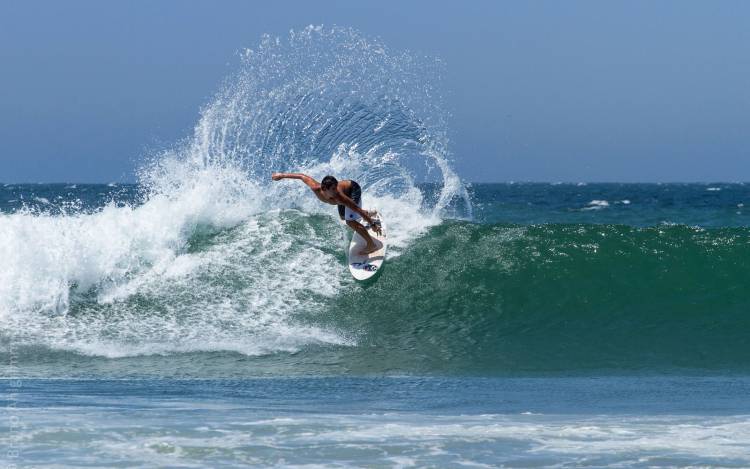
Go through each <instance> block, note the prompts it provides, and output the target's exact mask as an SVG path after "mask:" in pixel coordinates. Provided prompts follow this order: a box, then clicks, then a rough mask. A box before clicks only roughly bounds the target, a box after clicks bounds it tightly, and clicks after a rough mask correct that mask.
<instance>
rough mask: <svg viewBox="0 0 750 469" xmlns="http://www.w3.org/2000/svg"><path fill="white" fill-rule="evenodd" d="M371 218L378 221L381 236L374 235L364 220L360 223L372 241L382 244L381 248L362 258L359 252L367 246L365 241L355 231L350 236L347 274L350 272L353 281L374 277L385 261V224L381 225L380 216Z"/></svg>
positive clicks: (373, 231)
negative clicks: (375, 240)
mask: <svg viewBox="0 0 750 469" xmlns="http://www.w3.org/2000/svg"><path fill="white" fill-rule="evenodd" d="M372 218H373V219H374V220H379V221H380V228H381V234H377V233H375V230H373V229H372V227H371V226H370V225H369V224H367V223H365V222H364V220H361V221H360V223H362V224H363V225H364V226H365V228H367V232H368V233H369V234H370V236H372V238H373V239H377V240H378V241H380V242H381V243H383V247H381V248H380V249H378V250H377V251H375V252H372V253H370V254H368V255H366V256H362V255H360V254H359V251H361V250H362V249H364V248H365V246H367V242H366V241H365V239H364V238H363V237H362V236H360V235H359V233H357V232H356V231H355V232H354V234H353V235H352V240H351V241H350V242H349V272H351V274H352V277H354V279H355V280H359V281H364V280H367V279H370V278H372V277H374V276H375V275H376V274H377V273H378V272H379V271H380V269H381V268H382V267H383V261H384V260H385V250H386V248H387V241H386V231H385V223H383V220H382V218H381V217H380V214H376V215H375V216H373V217H372Z"/></svg>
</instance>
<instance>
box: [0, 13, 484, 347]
mask: <svg viewBox="0 0 750 469" xmlns="http://www.w3.org/2000/svg"><path fill="white" fill-rule="evenodd" d="M438 69H439V63H438V62H436V61H432V60H429V59H421V58H418V57H415V56H412V55H410V54H408V53H406V52H398V51H391V50H389V49H388V48H387V47H385V46H384V45H383V44H381V43H379V42H378V41H375V40H371V39H367V38H365V37H363V36H362V35H360V34H359V33H357V32H356V31H353V30H350V29H343V28H332V29H324V28H322V27H308V28H305V29H303V30H301V31H292V32H291V33H290V35H289V37H287V38H271V37H264V38H263V40H262V41H261V43H260V44H259V46H258V47H257V48H255V49H253V50H249V49H248V50H245V51H243V53H242V56H241V64H240V66H239V69H238V71H237V72H236V73H235V74H234V75H232V76H230V77H229V78H228V79H227V80H226V81H225V83H224V85H223V86H222V88H221V89H220V90H219V92H218V93H217V94H216V96H215V97H214V98H213V99H212V100H211V102H210V103H208V104H207V105H206V106H205V107H204V108H203V109H202V111H201V117H200V120H199V122H198V124H197V125H196V127H195V132H194V135H193V136H192V137H191V138H189V139H187V140H185V141H184V142H180V143H178V144H177V145H175V146H174V147H172V148H169V149H167V150H165V151H161V152H157V153H155V154H153V155H151V156H150V157H149V158H148V161H147V162H146V163H145V164H144V165H143V166H142V167H141V168H140V170H139V171H138V177H139V189H138V195H137V197H135V198H133V199H129V200H125V201H123V200H111V201H109V202H107V203H106V204H105V205H104V206H103V207H102V208H99V209H96V210H93V211H92V210H83V209H82V208H81V207H83V206H84V205H85V204H84V203H82V202H81V203H68V204H66V205H64V206H62V207H60V206H57V205H55V206H52V205H54V204H41V203H37V204H36V205H35V206H31V205H28V206H27V205H24V206H22V208H21V209H19V210H15V211H14V212H12V213H7V214H1V215H0V259H3V263H4V269H3V270H2V271H0V340H2V342H3V343H9V342H13V343H14V344H16V345H18V346H22V347H23V346H27V345H28V346H34V347H36V346H40V347H43V348H48V349H52V350H68V351H73V352H74V353H78V354H85V355H93V356H106V357H122V356H133V355H143V354H164V353H173V352H190V351H211V350H232V351H237V352H240V353H243V354H247V355H262V354H267V353H275V352H294V351H297V350H299V349H300V348H301V347H304V346H306V345H310V344H333V345H347V344H353V343H354V340H353V339H352V338H351V337H350V336H349V335H348V334H347V333H346V332H341V331H339V330H337V329H336V328H321V327H319V326H316V325H315V324H312V323H311V322H310V321H309V320H307V319H304V318H303V317H305V315H313V316H315V315H322V314H325V308H324V307H323V306H322V305H324V304H325V303H326V302H327V301H329V299H330V298H331V297H335V296H336V295H337V294H338V293H339V291H340V290H341V289H342V288H343V286H344V285H345V283H346V281H349V279H348V278H347V277H345V276H343V275H342V274H341V272H342V269H341V262H340V259H339V258H338V257H337V256H338V255H339V252H340V247H341V241H339V240H341V239H342V233H344V230H343V229H342V228H339V226H338V225H337V224H336V223H331V221H332V220H331V219H330V217H331V216H332V215H331V212H332V211H331V210H327V211H326V207H323V206H321V204H320V203H319V202H318V201H317V200H316V199H315V198H314V197H311V195H310V193H309V190H308V189H307V188H306V187H304V186H303V185H302V184H294V182H293V181H292V182H290V181H284V182H278V183H273V182H271V181H270V173H271V172H272V171H301V172H306V173H308V174H311V175H312V176H313V177H316V178H320V177H322V176H323V175H325V174H335V175H336V176H338V177H340V178H352V179H356V180H358V181H359V183H360V185H361V186H362V187H363V190H364V196H363V202H364V204H365V206H366V207H374V208H377V209H378V210H380V212H381V213H382V214H383V215H384V216H385V217H386V218H387V219H388V220H389V227H390V229H391V230H392V233H393V236H392V237H391V246H392V248H393V249H392V250H391V255H398V254H399V253H400V252H402V251H403V250H404V249H405V248H406V247H407V246H408V245H409V243H410V242H411V240H413V239H414V238H415V237H417V236H419V235H420V234H421V233H423V232H424V231H425V230H426V229H428V228H429V227H430V226H434V225H435V224H437V223H439V222H440V220H441V219H442V218H443V217H446V216H470V214H471V204H470V203H469V201H468V196H467V194H466V190H465V188H464V186H463V184H462V183H461V181H460V179H459V178H458V177H457V176H456V174H455V173H454V172H453V171H452V169H451V168H450V164H449V162H448V158H449V154H448V151H447V137H446V128H445V117H444V112H443V111H442V109H441V107H440V99H439V96H438V94H437V92H436V87H435V86H434V85H433V84H432V83H431V82H429V81H425V77H437V71H438ZM420 181H430V182H431V183H434V184H435V185H436V187H437V188H438V190H437V191H435V192H434V196H432V197H429V198H427V197H425V195H424V193H423V191H422V190H420V189H419V187H418V183H419V182H420ZM50 190H51V189H50ZM48 200H57V198H56V197H54V196H53V195H50V197H48ZM36 202H38V201H36ZM289 210H292V211H293V212H294V213H298V214H301V215H300V217H301V218H299V217H294V216H293V217H290V216H288V214H287V213H286V212H288V211H289ZM323 214H326V215H323ZM321 216H325V217H326V220H328V222H329V223H328V224H326V225H325V227H322V226H323V225H321V224H320V223H317V224H315V225H310V224H308V223H307V222H305V220H306V219H307V217H313V218H315V217H321ZM212 237H217V238H216V240H215V241H214V242H212V243H211V244H210V245H209V248H207V249H199V248H196V246H197V245H200V241H199V240H201V239H204V238H207V239H208V238H210V239H213V238H212ZM332 237H333V239H334V240H336V241H335V242H334V243H331V241H330V240H331V238H332ZM196 243H197V244H196Z"/></svg>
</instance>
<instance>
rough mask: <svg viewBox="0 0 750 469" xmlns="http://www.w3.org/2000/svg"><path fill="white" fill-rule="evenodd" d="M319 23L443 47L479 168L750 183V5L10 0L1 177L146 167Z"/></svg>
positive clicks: (50, 177) (448, 84) (458, 121)
mask: <svg viewBox="0 0 750 469" xmlns="http://www.w3.org/2000/svg"><path fill="white" fill-rule="evenodd" d="M308 24H325V25H334V24H335V25H339V26H349V27H353V28H355V29H357V30H359V31H361V32H362V33H364V34H365V35H366V36H371V37H378V38H380V39H381V40H382V41H383V42H385V43H386V44H388V45H389V46H390V47H391V48H393V49H409V50H411V51H414V52H415V53H419V54H426V55H431V56H438V57H440V58H442V59H444V60H445V62H446V63H447V71H446V76H445V81H444V85H445V94H446V107H447V109H448V111H450V113H451V114H452V117H451V120H450V136H451V141H452V144H451V149H452V152H453V157H454V159H455V167H456V169H457V171H458V172H459V174H460V175H461V176H462V177H464V179H466V180H469V181H510V180H516V181H520V180H533V181H749V180H750V26H749V25H750V2H741V1H722V2H707V1H706V2H692V1H660V2H650V1H629V2H625V1H623V2H598V1H591V2H589V1H585V2H584V1H577V2H521V1H518V2H499V1H493V2H485V1H476V2H451V3H447V2H446V3H443V2H426V1H411V2H391V1H377V2H359V1H356V2H355V1H340V2H338V1H337V2H334V1H328V2H325V1H323V2H284V1H278V2H244V1H223V2H208V1H204V2H196V1H130V2H124V1H123V2H100V1H66V2H53V1H47V2H40V1H24V2H21V1H4V2H2V3H0V61H1V63H2V67H1V68H0V181H6V182H54V181H66V182H108V181H115V180H118V181H124V180H125V181H126V180H133V179H134V176H133V170H134V169H135V168H136V167H137V165H138V161H139V159H140V157H142V156H143V155H144V154H145V153H146V151H147V150H148V149H150V148H159V147H164V146H168V145H169V144H171V143H173V142H175V141H177V140H178V139H180V138H183V137H186V136H188V135H190V133H191V132H192V127H193V125H194V124H195V122H196V121H197V119H198V112H199V109H200V107H201V105H203V104H205V103H206V102H207V101H208V100H209V99H210V97H211V95H212V94H213V93H214V92H216V90H217V89H218V87H219V85H220V83H221V80H222V79H223V78H224V77H226V76H227V75H228V74H229V73H230V72H231V71H232V70H233V68H234V67H235V66H236V65H237V62H238V60H237V51H239V50H240V49H242V48H245V47H253V46H255V45H256V44H257V42H258V40H259V38H260V36H261V34H263V33H270V34H272V35H286V34H287V31H289V29H291V28H295V29H297V28H300V27H303V26H305V25H308Z"/></svg>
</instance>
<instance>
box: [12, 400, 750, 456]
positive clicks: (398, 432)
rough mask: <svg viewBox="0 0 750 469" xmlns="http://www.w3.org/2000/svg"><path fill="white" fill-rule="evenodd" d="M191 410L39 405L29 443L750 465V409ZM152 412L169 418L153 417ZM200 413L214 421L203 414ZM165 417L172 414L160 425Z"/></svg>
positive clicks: (102, 448)
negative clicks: (722, 412) (272, 413)
mask: <svg viewBox="0 0 750 469" xmlns="http://www.w3.org/2000/svg"><path fill="white" fill-rule="evenodd" d="M186 404H188V403H185V402H182V403H177V405H182V406H184V405H186ZM151 407H153V404H152V405H151V406H150V408H151ZM190 408H191V411H192V412H191V413H190V415H188V416H187V417H180V413H179V412H178V413H175V412H174V411H173V409H170V408H169V407H167V406H165V407H164V408H162V409H158V410H156V411H153V410H152V411H151V412H149V413H137V414H133V413H123V414H114V413H111V412H109V413H105V412H104V411H102V410H98V409H100V408H98V407H94V408H93V409H94V410H93V411H89V412H85V413H75V414H73V415H72V416H71V415H62V414H59V413H58V412H48V411H44V410H43V411H41V412H39V411H37V412H34V413H33V414H27V415H26V417H25V419H24V422H25V425H24V427H23V429H22V430H21V432H22V433H23V435H22V438H21V441H22V442H23V443H22V444H23V449H24V450H25V451H26V453H27V454H28V455H29V456H30V457H32V458H39V459H38V460H36V459H34V462H47V460H46V459H44V458H45V457H48V456H46V454H47V451H48V450H49V449H52V448H56V447H57V445H59V444H61V443H62V442H64V443H65V447H66V451H65V452H64V453H63V454H61V455H60V456H59V459H57V460H56V463H58V464H60V465H61V466H63V467H64V466H76V465H79V464H76V463H77V462H80V461H81V458H83V457H86V456H88V455H91V454H95V455H96V456H95V457H96V458H97V460H98V461H120V460H127V461H129V462H130V463H133V464H136V465H141V466H174V465H179V466H183V467H205V466H207V465H243V464H252V465H259V466H279V465H283V466H286V467H297V466H304V467H311V466H312V467H316V465H323V464H327V465H342V466H349V465H357V466H361V465H373V466H382V465H393V466H397V465H399V464H409V465H415V466H436V467H449V466H459V465H460V466H463V465H466V466H473V467H498V466H504V465H510V466H523V467H549V466H560V467H562V466H568V465H571V466H595V467H604V466H616V467H630V466H634V465H638V466H652V465H654V466H663V465H667V466H669V467H674V466H686V465H689V466H701V467H704V466H705V467H710V466H724V465H729V466H733V467H744V466H747V465H748V464H750V458H748V454H750V452H749V451H748V450H749V449H750V421H749V420H748V418H747V416H724V417H715V416H616V415H614V416H609V415H602V416H593V417H592V416H577V415H549V416H547V415H518V416H512V415H424V414H418V413H390V414H361V415H356V414H326V413H316V414H315V415H309V414H299V413H295V414H291V415H288V416H285V417H278V418H273V417H271V418H268V417H267V416H258V415H254V414H253V412H256V410H255V409H254V408H252V409H247V410H246V409H244V408H231V407H227V406H222V405H211V404H206V403H205V401H200V402H191V403H190ZM105 409H106V407H105ZM152 412H158V413H159V414H158V415H157V416H154V417H149V415H150V414H151V413H152ZM196 412H200V413H201V414H202V415H204V416H205V418H203V419H200V420H196V419H195V417H194V415H195V413H196ZM163 415H168V416H169V418H162V420H159V424H156V423H155V419H158V418H159V416H163ZM165 421H166V422H169V423H168V426H165V424H164V422H165ZM196 422H198V423H196ZM92 425H95V426H96V427H95V428H96V431H92V430H91V428H92ZM144 426H145V428H147V429H146V430H144ZM248 447H251V448H252V451H248Z"/></svg>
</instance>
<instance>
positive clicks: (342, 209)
mask: <svg viewBox="0 0 750 469" xmlns="http://www.w3.org/2000/svg"><path fill="white" fill-rule="evenodd" d="M271 179H273V180H274V181H279V180H281V179H299V180H301V181H302V182H304V183H305V184H307V187H309V188H310V189H311V190H312V191H313V192H314V193H315V195H316V196H317V197H318V199H320V200H321V201H322V202H325V203H327V204H331V205H337V206H338V209H339V217H340V218H341V219H342V220H345V221H346V224H347V226H348V227H349V228H351V229H353V230H354V231H356V232H357V233H359V235H360V236H362V238H364V239H365V241H366V242H367V246H365V248H364V249H363V250H361V251H360V252H359V254H360V255H362V256H365V255H367V254H370V253H371V252H375V251H377V250H378V249H380V248H381V247H383V243H381V242H380V241H378V240H377V239H373V238H372V236H370V233H368V232H367V228H365V227H364V226H362V224H361V223H360V222H359V220H360V219H365V221H367V223H369V224H370V226H371V227H372V229H373V230H374V231H375V233H377V234H381V230H380V222H379V221H378V220H374V219H373V218H372V216H373V215H375V212H369V211H367V210H363V209H362V189H361V188H360V187H359V184H357V181H352V180H350V179H344V180H342V181H338V180H337V179H336V178H335V177H333V176H326V177H324V178H323V180H322V181H320V183H318V181H316V180H315V179H313V178H311V177H310V176H308V175H306V174H302V173H273V174H271Z"/></svg>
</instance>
